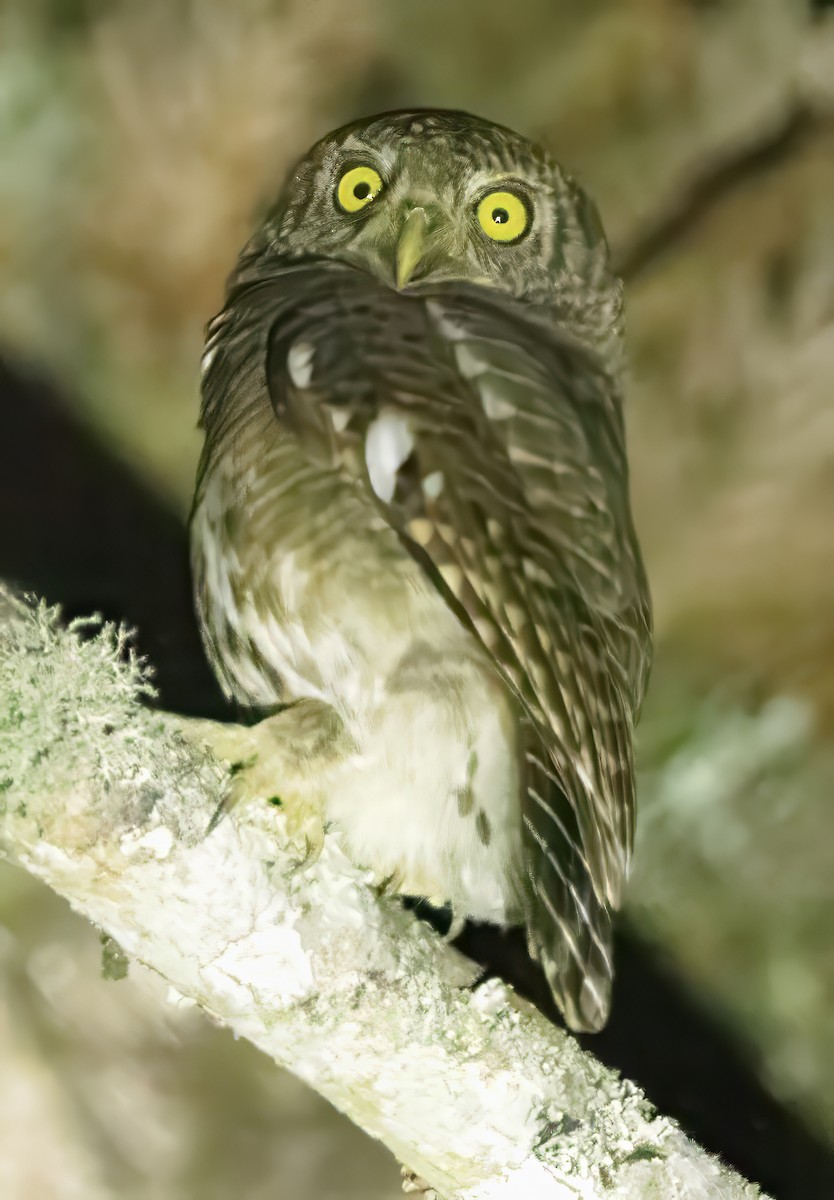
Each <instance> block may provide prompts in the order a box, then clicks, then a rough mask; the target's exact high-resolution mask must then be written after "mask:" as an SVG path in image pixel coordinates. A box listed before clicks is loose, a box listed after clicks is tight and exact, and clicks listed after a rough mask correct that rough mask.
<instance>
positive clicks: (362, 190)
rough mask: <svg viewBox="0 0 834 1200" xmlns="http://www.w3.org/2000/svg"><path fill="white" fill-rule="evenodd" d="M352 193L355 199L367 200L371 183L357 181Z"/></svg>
mask: <svg viewBox="0 0 834 1200" xmlns="http://www.w3.org/2000/svg"><path fill="white" fill-rule="evenodd" d="M353 194H354V196H355V197H356V199H357V200H367V198H368V197H369V196H370V194H371V185H370V184H369V183H364V182H363V183H357V185H356V187H355V188H354V189H353Z"/></svg>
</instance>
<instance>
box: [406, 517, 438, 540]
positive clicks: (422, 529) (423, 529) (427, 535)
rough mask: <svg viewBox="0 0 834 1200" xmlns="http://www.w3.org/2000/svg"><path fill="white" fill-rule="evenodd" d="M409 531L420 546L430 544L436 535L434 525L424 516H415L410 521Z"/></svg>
mask: <svg viewBox="0 0 834 1200" xmlns="http://www.w3.org/2000/svg"><path fill="white" fill-rule="evenodd" d="M408 531H409V533H410V534H411V536H412V537H413V538H414V540H415V542H416V543H417V545H418V546H428V544H429V542H430V541H431V540H432V538H433V537H434V525H432V523H431V521H427V520H426V519H425V518H424V517H415V518H414V520H413V521H411V522H409V526H408Z"/></svg>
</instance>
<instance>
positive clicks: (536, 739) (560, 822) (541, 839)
mask: <svg viewBox="0 0 834 1200" xmlns="http://www.w3.org/2000/svg"><path fill="white" fill-rule="evenodd" d="M525 740H526V765H527V777H526V796H525V797H524V800H523V814H524V858H525V867H526V875H527V888H526V891H527V941H528V946H529V949H530V953H531V954H532V955H533V957H534V958H536V959H538V961H539V962H540V963H541V964H542V967H543V968H544V972H545V975H546V976H547V982H548V984H549V985H550V990H551V992H552V993H553V998H554V1000H555V1001H556V1003H557V1004H558V1006H559V1008H560V1010H561V1012H562V1013H563V1015H564V1018H565V1020H566V1021H567V1023H568V1025H569V1026H570V1028H571V1029H573V1030H575V1031H576V1032H577V1033H596V1032H598V1031H599V1030H600V1029H602V1027H603V1025H605V1022H606V1021H607V1020H608V1013H609V1010H610V1007H611V984H612V979H613V958H612V947H611V936H612V931H611V913H610V911H609V909H608V907H607V906H606V905H605V904H603V903H602V902H601V901H600V900H599V898H598V897H597V894H596V891H595V890H594V884H593V880H592V876H591V870H590V867H589V866H588V862H587V860H586V858H585V854H584V851H583V847H582V838H581V836H580V833H579V827H578V824H577V820H576V815H575V813H574V811H573V808H572V807H571V805H570V803H569V802H568V799H567V796H566V795H565V792H564V790H563V789H562V787H561V786H560V784H559V783H558V780H557V779H556V778H555V772H554V768H553V764H552V761H551V760H550V756H549V754H548V753H547V749H546V746H545V745H544V743H543V740H542V738H541V737H540V736H539V734H538V733H537V732H536V731H535V730H534V729H532V728H529V730H528V734H527V736H526V739H525Z"/></svg>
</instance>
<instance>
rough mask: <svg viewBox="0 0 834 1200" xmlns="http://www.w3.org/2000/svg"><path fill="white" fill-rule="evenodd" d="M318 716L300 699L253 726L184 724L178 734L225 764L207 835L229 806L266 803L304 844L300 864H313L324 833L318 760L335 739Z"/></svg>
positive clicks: (328, 751) (290, 835)
mask: <svg viewBox="0 0 834 1200" xmlns="http://www.w3.org/2000/svg"><path fill="white" fill-rule="evenodd" d="M313 703H314V702H310V704H313ZM316 707H317V709H321V708H324V707H325V706H323V705H316ZM316 715H321V714H317V713H313V712H311V711H310V707H309V704H308V703H307V702H301V703H299V704H297V705H293V706H291V707H290V708H287V709H284V710H283V711H282V712H280V713H277V714H275V716H272V717H267V718H266V719H265V720H263V721H260V722H259V723H258V724H257V725H252V726H247V725H221V724H219V723H216V722H213V721H190V722H187V723H184V725H183V727H182V729H181V732H182V733H183V734H184V735H185V736H186V737H187V738H188V740H190V741H192V742H197V743H198V744H199V745H200V746H201V747H202V748H203V749H207V750H209V751H210V752H211V753H212V754H213V755H214V757H215V758H218V759H220V760H221V761H223V762H225V763H228V765H229V784H228V791H227V794H226V796H225V797H224V799H223V801H222V803H221V804H220V806H219V807H218V809H217V811H216V812H215V813H214V815H213V817H212V819H211V821H210V823H209V827H208V830H207V833H210V832H211V830H212V829H214V828H216V826H217V825H218V824H219V822H220V821H221V820H223V818H224V817H225V816H226V815H227V813H228V812H229V811H230V810H231V809H232V808H233V807H236V806H244V805H250V804H253V803H258V804H263V803H264V802H265V803H267V804H269V805H270V806H272V807H273V808H274V809H275V810H276V812H280V813H282V815H283V817H284V821H285V827H286V832H287V836H288V838H289V840H290V841H291V842H293V843H295V844H296V845H298V846H300V847H301V848H302V856H301V862H302V863H304V864H309V863H311V862H315V860H316V859H317V858H318V856H319V854H320V853H321V849H322V846H323V845H324V832H325V830H324V816H323V814H324V806H323V797H322V794H321V790H320V784H321V771H322V769H323V766H324V763H323V762H322V761H321V759H322V758H329V757H330V755H331V751H332V740H333V739H332V730H330V729H329V728H328V725H327V722H325V723H324V726H322V723H321V722H318V723H316V721H315V719H314V718H315V716H316ZM317 767H318V768H319V769H318V770H317V769H316V768H317Z"/></svg>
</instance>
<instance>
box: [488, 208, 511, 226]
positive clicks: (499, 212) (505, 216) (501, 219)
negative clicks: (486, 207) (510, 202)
mask: <svg viewBox="0 0 834 1200" xmlns="http://www.w3.org/2000/svg"><path fill="white" fill-rule="evenodd" d="M492 219H493V221H494V222H495V224H496V225H506V224H507V222H508V221H509V219H510V214H509V213H508V212H507V210H506V208H494V209H493V210H492Z"/></svg>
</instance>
